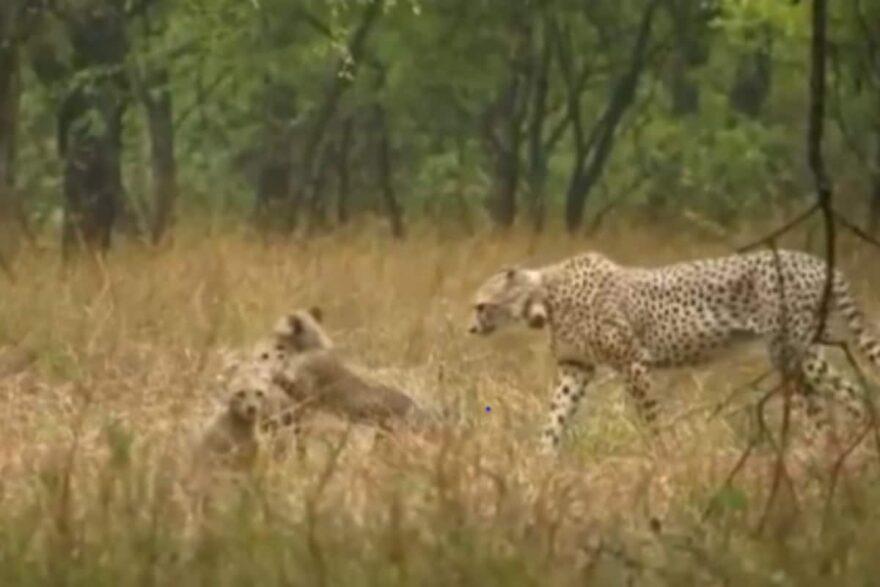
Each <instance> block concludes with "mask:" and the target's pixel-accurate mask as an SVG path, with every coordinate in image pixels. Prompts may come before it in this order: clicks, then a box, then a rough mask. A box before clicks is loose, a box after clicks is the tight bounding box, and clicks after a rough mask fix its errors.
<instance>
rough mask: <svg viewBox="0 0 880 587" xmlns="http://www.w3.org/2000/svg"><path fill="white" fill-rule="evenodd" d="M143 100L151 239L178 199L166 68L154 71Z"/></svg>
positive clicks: (159, 236) (158, 234)
mask: <svg viewBox="0 0 880 587" xmlns="http://www.w3.org/2000/svg"><path fill="white" fill-rule="evenodd" d="M150 81H151V83H150V84H149V86H150V87H148V88H147V91H146V92H144V93H143V95H142V100H143V104H144V108H145V109H146V112H147V127H148V129H149V133H150V165H151V170H152V175H153V177H152V179H153V215H152V218H151V219H150V238H151V240H152V242H153V244H157V243H159V242H160V241H161V240H162V237H163V236H164V235H165V233H166V231H167V230H168V228H169V226H170V224H171V219H172V215H173V212H174V204H175V202H176V201H177V160H176V157H175V151H174V118H173V110H172V102H171V91H170V88H169V87H168V84H169V76H168V70H167V69H165V68H162V69H159V70H158V71H156V72H155V74H154V76H153V79H152V80H150Z"/></svg>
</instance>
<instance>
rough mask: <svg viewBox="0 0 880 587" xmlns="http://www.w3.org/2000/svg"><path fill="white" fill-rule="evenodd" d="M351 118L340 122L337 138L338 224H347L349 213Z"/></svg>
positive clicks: (348, 117)
mask: <svg viewBox="0 0 880 587" xmlns="http://www.w3.org/2000/svg"><path fill="white" fill-rule="evenodd" d="M351 135H352V117H351V116H347V117H346V118H345V120H344V121H342V130H341V133H340V136H339V149H338V153H337V158H336V166H337V168H336V174H337V176H338V178H337V179H338V182H339V183H338V184H337V185H338V190H339V191H338V197H337V201H336V219H337V221H338V222H339V224H345V223H347V222H348V218H349V214H350V211H349V209H348V205H349V196H350V193H349V192H350V190H351V178H350V176H349V173H348V164H349V158H350V157H349V154H350V153H351Z"/></svg>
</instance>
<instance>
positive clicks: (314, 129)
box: [287, 0, 384, 229]
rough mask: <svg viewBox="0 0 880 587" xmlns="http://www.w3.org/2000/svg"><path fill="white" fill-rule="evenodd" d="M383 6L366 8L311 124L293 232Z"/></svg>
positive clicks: (380, 1) (375, 3)
mask: <svg viewBox="0 0 880 587" xmlns="http://www.w3.org/2000/svg"><path fill="white" fill-rule="evenodd" d="M383 5H384V0H371V2H370V3H369V4H368V5H367V7H366V9H365V10H364V15H363V18H362V19H361V23H360V25H359V26H358V28H357V29H356V30H355V31H354V34H353V35H352V38H351V41H350V42H349V44H348V59H345V58H344V59H341V60H340V61H339V63H338V64H337V66H336V67H335V68H334V71H333V74H332V78H331V79H330V81H329V82H328V85H327V89H326V91H325V95H324V99H323V100H322V101H321V105H320V107H319V108H318V112H317V113H316V114H315V118H314V121H313V122H312V123H311V128H310V130H309V133H308V135H307V136H306V141H305V146H304V148H303V155H302V161H301V162H300V176H301V177H303V178H304V179H303V180H302V183H301V184H300V185H298V186H297V187H296V189H295V190H294V192H293V198H292V200H291V202H290V207H289V210H288V214H287V223H288V225H289V228H291V229H293V228H295V227H296V222H297V213H298V211H299V206H300V203H301V202H302V200H303V197H304V196H305V195H306V193H307V191H308V190H310V189H313V187H314V184H315V181H316V179H317V172H318V169H317V168H316V165H315V163H316V161H317V159H318V155H319V152H320V147H321V143H322V142H323V140H324V135H325V134H326V131H327V126H328V125H329V124H330V120H331V119H332V118H333V115H334V114H336V110H337V108H338V106H339V101H340V99H341V98H342V95H343V93H344V92H345V90H347V89H348V87H349V86H351V84H352V81H353V80H354V78H355V76H356V75H357V71H358V69H359V68H360V65H361V61H362V57H363V53H364V49H365V48H366V44H367V39H368V37H369V34H370V32H371V31H372V29H373V26H374V25H375V24H376V22H377V21H378V18H379V16H380V15H381V14H382V7H383Z"/></svg>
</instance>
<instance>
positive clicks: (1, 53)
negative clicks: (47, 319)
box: [0, 0, 25, 278]
mask: <svg viewBox="0 0 880 587" xmlns="http://www.w3.org/2000/svg"><path fill="white" fill-rule="evenodd" d="M7 2H8V0H7ZM15 10H16V7H15V4H14V3H12V2H8V3H4V5H3V6H2V7H0V269H2V270H3V272H4V273H6V274H7V275H8V276H10V278H11V276H12V269H11V268H10V266H9V262H10V261H9V258H10V257H11V256H12V255H13V254H14V251H15V249H16V248H17V245H18V236H19V234H18V230H19V229H24V228H25V226H24V223H23V222H21V220H22V219H23V217H24V215H23V214H22V211H21V208H20V202H19V201H18V197H17V195H16V192H15V151H16V145H15V141H16V130H17V126H18V97H19V91H20V87H19V54H18V39H16V38H15V32H16V20H17V19H16V18H15V17H16V14H15ZM20 224H21V226H19V225H20Z"/></svg>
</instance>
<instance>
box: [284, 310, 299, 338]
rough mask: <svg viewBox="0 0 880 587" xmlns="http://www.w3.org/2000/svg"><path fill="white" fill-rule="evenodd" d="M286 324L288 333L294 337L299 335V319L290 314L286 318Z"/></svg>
mask: <svg viewBox="0 0 880 587" xmlns="http://www.w3.org/2000/svg"><path fill="white" fill-rule="evenodd" d="M287 324H288V325H289V326H290V332H292V333H293V334H294V336H295V335H298V334H301V333H302V331H303V324H302V320H300V319H299V316H296V315H294V314H291V315H290V316H288V317H287Z"/></svg>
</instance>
